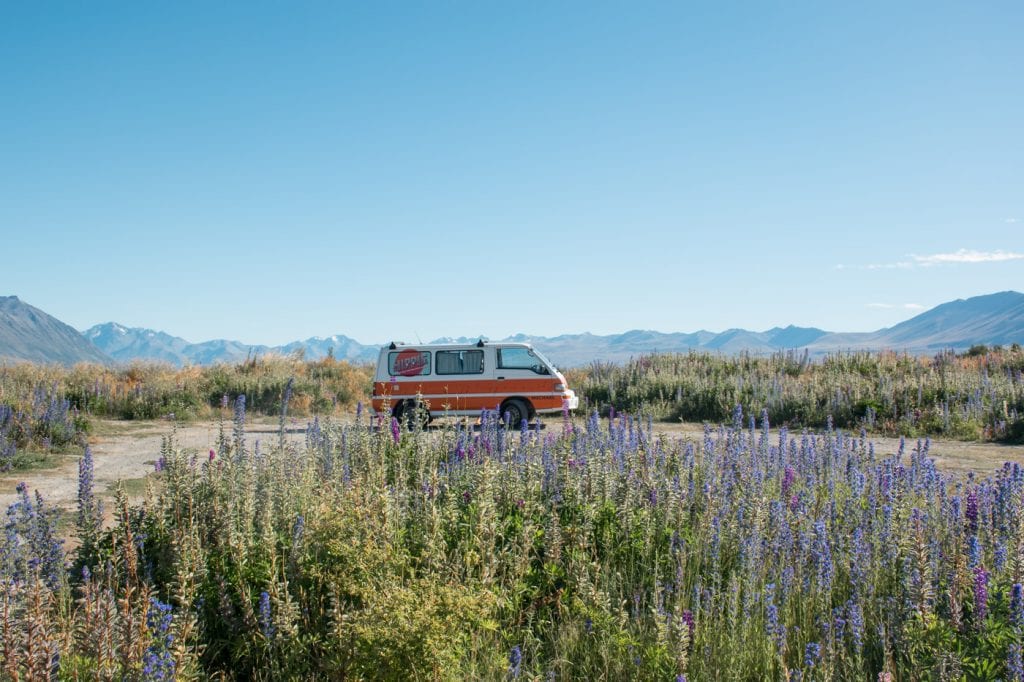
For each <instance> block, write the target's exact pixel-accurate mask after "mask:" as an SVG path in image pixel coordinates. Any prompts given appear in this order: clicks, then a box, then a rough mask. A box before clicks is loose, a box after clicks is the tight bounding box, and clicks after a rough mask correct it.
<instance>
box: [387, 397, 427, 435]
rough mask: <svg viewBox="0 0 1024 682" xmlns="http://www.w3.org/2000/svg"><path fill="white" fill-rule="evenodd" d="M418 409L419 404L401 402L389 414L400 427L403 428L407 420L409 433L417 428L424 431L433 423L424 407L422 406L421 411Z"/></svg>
mask: <svg viewBox="0 0 1024 682" xmlns="http://www.w3.org/2000/svg"><path fill="white" fill-rule="evenodd" d="M420 407H421V406H420V404H419V403H418V402H417V401H415V400H403V401H401V402H399V403H398V404H397V405H395V409H394V410H392V412H391V413H392V414H393V415H394V417H395V419H397V420H398V423H399V424H401V425H402V426H405V421H406V420H407V419H408V421H409V430H410V431H411V430H413V429H414V428H416V427H417V426H419V427H420V428H421V429H425V428H427V426H428V425H429V424H430V422H431V421H433V417H432V416H431V415H430V410H428V409H427V407H426V406H425V405H424V406H422V409H420ZM417 420H418V421H417Z"/></svg>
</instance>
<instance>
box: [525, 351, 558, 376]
mask: <svg viewBox="0 0 1024 682" xmlns="http://www.w3.org/2000/svg"><path fill="white" fill-rule="evenodd" d="M530 352H531V353H533V354H534V355H536V356H537V359H538V360H540V361H541V364H543V365H544V366H545V367H547V368H548V369H549V370H550V371H551V372H557V371H558V368H557V367H555V365H554V363H553V362H551V361H550V360H548V359H547V358H546V357H544V354H543V353H541V352H540V351H539V350H537V349H536V348H534V349H533V350H532V351H530Z"/></svg>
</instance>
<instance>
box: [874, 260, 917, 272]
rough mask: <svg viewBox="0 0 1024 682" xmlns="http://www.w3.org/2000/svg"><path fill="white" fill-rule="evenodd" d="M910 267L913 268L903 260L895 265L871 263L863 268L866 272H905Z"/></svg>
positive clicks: (911, 264) (910, 263)
mask: <svg viewBox="0 0 1024 682" xmlns="http://www.w3.org/2000/svg"><path fill="white" fill-rule="evenodd" d="M912 267H914V264H913V263H912V262H910V261H905V260H903V261H898V262H896V263H872V264H871V265H865V266H864V268H865V269H867V270H906V269H908V268H912Z"/></svg>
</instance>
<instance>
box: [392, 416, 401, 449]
mask: <svg viewBox="0 0 1024 682" xmlns="http://www.w3.org/2000/svg"><path fill="white" fill-rule="evenodd" d="M401 436H402V427H401V425H399V423H398V419H396V418H395V417H392V418H391V438H392V440H394V441H395V445H398V441H399V439H400V438H401Z"/></svg>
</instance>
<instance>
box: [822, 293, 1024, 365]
mask: <svg viewBox="0 0 1024 682" xmlns="http://www.w3.org/2000/svg"><path fill="white" fill-rule="evenodd" d="M1012 343H1024V294H1021V293H1019V292H1016V291H1002V292H1000V293H997V294H987V295H985V296H974V297H973V298H968V299H957V300H955V301H951V302H949V303H943V304H941V305H938V306H935V307H934V308H932V309H931V310H927V311H925V312H923V313H921V314H920V315H916V316H915V317H912V318H910V319H909V320H906V321H905V322H900V323H899V324H897V325H895V326H892V327H888V328H886V329H880V330H878V331H876V332H870V333H866V334H854V333H848V334H827V335H825V336H822V337H820V338H819V339H817V340H816V341H814V342H813V343H811V344H808V348H809V349H810V350H811V352H816V353H821V352H830V351H836V350H860V349H880V348H891V349H896V350H903V351H907V352H911V353H920V352H934V351H938V350H942V349H944V348H952V349H954V350H964V349H967V348H970V347H971V346H974V345H978V344H985V345H989V346H992V345H997V346H1001V345H1008V344H1012Z"/></svg>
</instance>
